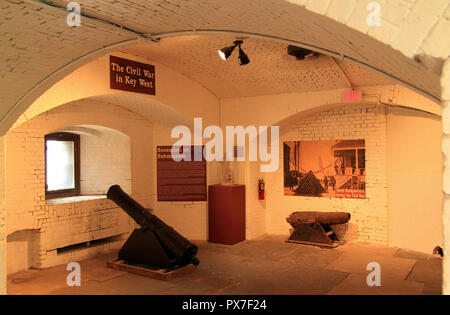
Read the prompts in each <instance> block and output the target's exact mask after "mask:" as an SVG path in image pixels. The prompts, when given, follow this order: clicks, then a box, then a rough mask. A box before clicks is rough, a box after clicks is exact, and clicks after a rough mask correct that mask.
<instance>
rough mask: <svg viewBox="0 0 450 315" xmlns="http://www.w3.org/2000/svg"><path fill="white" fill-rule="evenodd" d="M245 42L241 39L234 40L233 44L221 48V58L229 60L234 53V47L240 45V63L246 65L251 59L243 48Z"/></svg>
mask: <svg viewBox="0 0 450 315" xmlns="http://www.w3.org/2000/svg"><path fill="white" fill-rule="evenodd" d="M243 43H244V42H243V41H241V40H235V41H234V42H233V46H228V47H224V48H222V49H219V51H218V53H219V56H220V58H222V59H223V60H227V59H228V57H230V56H231V54H232V53H233V51H234V49H235V48H236V47H238V48H239V57H238V61H239V65H241V66H245V65H246V64H248V63H249V62H250V59H249V58H248V56H247V55H246V53H245V52H244V51H243V50H242V48H241V44H243Z"/></svg>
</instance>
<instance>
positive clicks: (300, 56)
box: [287, 45, 319, 60]
mask: <svg viewBox="0 0 450 315" xmlns="http://www.w3.org/2000/svg"><path fill="white" fill-rule="evenodd" d="M287 53H288V55H290V56H294V57H295V58H297V60H304V59H305V58H306V57H310V56H318V55H319V53H317V52H315V51H312V50H309V49H305V48H301V47H297V46H292V45H289V46H288V48H287Z"/></svg>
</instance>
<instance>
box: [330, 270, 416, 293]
mask: <svg viewBox="0 0 450 315" xmlns="http://www.w3.org/2000/svg"><path fill="white" fill-rule="evenodd" d="M423 288H424V284H423V283H420V282H415V281H408V280H400V279H393V278H382V280H381V286H372V287H370V286H368V285H367V276H364V275H360V274H350V275H349V276H348V277H347V278H345V279H344V280H343V281H342V282H341V283H339V284H338V285H337V286H336V287H334V288H333V289H332V290H331V291H330V292H329V293H328V294H330V295H337V294H339V295H342V294H356V295H405V294H407V295H419V294H423Z"/></svg>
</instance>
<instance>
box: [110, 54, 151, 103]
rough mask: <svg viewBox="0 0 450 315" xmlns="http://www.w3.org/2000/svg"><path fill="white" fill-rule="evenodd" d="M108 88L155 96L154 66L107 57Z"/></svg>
mask: <svg viewBox="0 0 450 315" xmlns="http://www.w3.org/2000/svg"><path fill="white" fill-rule="evenodd" d="M109 74H110V76H109V77H110V88H111V89H115V90H122V91H129V92H136V93H144V94H150V95H155V92H156V90H155V66H153V65H148V64H145V63H140V62H137V61H133V60H128V59H123V58H119V57H115V56H110V57H109Z"/></svg>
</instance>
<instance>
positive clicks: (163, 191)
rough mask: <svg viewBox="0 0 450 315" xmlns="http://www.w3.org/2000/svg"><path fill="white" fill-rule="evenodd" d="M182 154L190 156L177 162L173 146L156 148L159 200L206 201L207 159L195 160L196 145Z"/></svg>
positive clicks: (181, 150) (181, 152) (179, 152)
mask: <svg viewBox="0 0 450 315" xmlns="http://www.w3.org/2000/svg"><path fill="white" fill-rule="evenodd" d="M187 148H188V149H187V150H185V151H183V147H180V148H179V149H178V150H179V151H178V154H179V155H180V156H185V157H190V160H188V159H186V158H185V159H183V160H181V161H179V162H176V161H174V160H173V158H172V146H158V147H157V148H156V164H157V165H156V170H157V193H158V201H206V200H207V192H206V160H205V159H204V157H203V154H202V160H201V161H194V146H188V147H187ZM202 150H203V148H202Z"/></svg>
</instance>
